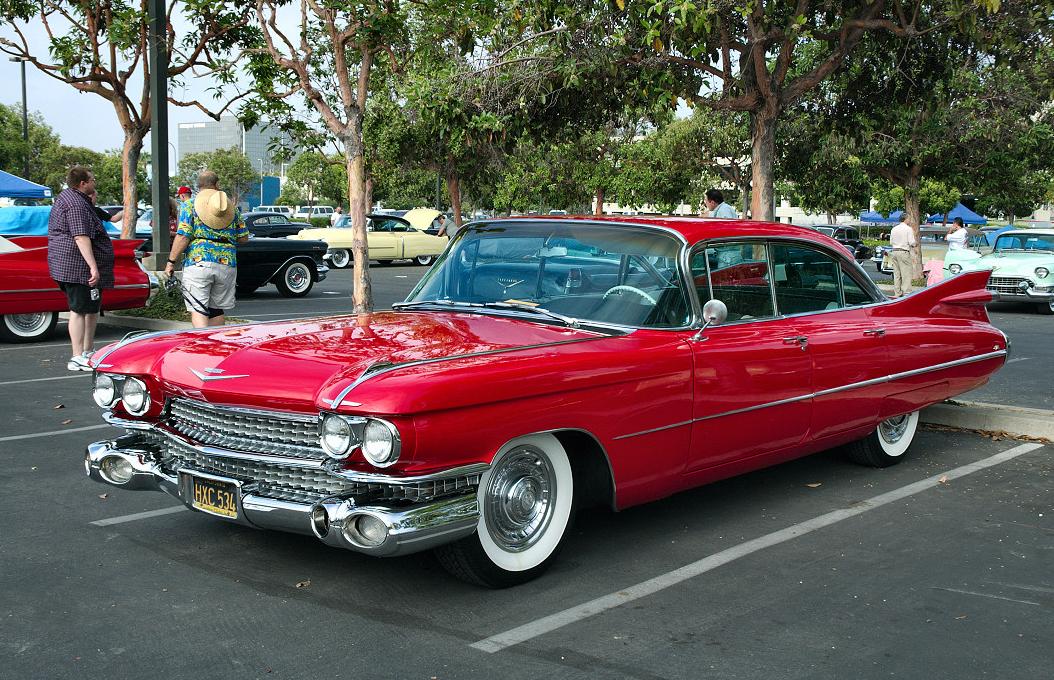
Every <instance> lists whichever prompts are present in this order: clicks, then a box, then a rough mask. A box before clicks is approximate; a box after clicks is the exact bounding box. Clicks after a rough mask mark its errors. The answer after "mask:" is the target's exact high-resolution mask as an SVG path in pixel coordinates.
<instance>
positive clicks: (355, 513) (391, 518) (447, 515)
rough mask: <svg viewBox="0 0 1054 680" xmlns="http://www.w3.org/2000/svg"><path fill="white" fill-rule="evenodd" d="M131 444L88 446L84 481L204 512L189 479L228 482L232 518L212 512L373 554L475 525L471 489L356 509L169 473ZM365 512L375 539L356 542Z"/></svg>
mask: <svg viewBox="0 0 1054 680" xmlns="http://www.w3.org/2000/svg"><path fill="white" fill-rule="evenodd" d="M139 444H140V438H139V437H138V436H137V435H136V434H134V433H132V434H127V435H124V436H122V437H118V438H117V439H112V440H105V441H100V442H95V443H93V444H89V445H88V449H87V451H86V452H85V454H84V470H85V472H86V473H87V475H88V477H90V478H91V479H93V480H95V481H97V482H100V483H102V484H109V485H111V486H115V487H118V488H121V489H130V490H146V491H164V492H166V493H168V494H170V495H172V496H174V497H175V498H177V499H179V500H180V501H181V502H182V503H183V504H184V505H185V506H187V507H188V508H190V509H191V510H195V511H197V512H205V513H206V514H213V513H210V512H207V511H203V510H199V509H198V508H195V507H194V506H193V498H194V494H193V490H192V484H193V478H194V477H198V478H202V479H208V480H214V481H219V482H223V483H226V484H233V485H234V486H236V487H237V488H238V494H237V499H236V505H237V517H236V518H229V517H223V516H220V515H215V516H216V517H219V518H220V519H224V520H227V521H229V522H235V523H238V524H243V525H246V526H252V527H256V528H259V529H276V530H278V531H288V532H292V533H299V534H307V535H314V536H316V537H317V538H319V539H320V540H321V541H322V542H323V543H326V544H327V545H331V546H334V547H338V548H346V549H348V550H355V551H357V552H362V553H366V554H370V555H375V556H379V557H390V556H393V555H405V554H409V553H413V552H418V551H421V550H427V549H429V548H433V547H435V546H438V545H442V544H443V543H450V542H452V541H456V540H458V539H460V538H463V537H465V536H468V535H469V534H471V533H472V532H473V531H475V529H476V525H477V523H478V522H479V504H478V501H477V498H476V494H475V492H473V493H469V494H464V495H457V496H445V497H442V498H439V499H436V500H434V501H430V502H425V503H418V504H414V505H405V506H399V507H387V506H384V505H382V504H378V505H362V506H360V505H358V504H356V502H355V500H354V499H353V498H347V497H340V496H334V497H331V498H326V499H324V500H322V501H320V502H318V503H314V504H309V503H299V502H295V501H288V500H281V499H277V498H270V497H267V496H261V495H259V494H257V493H255V492H254V485H253V484H252V483H251V482H242V481H240V480H236V479H231V478H227V477H220V476H217V475H214V474H211V473H207V472H202V471H199V470H194V469H190V468H182V469H179V470H177V471H175V473H174V474H169V473H167V472H165V471H164V470H162V468H161V466H160V465H159V464H158V463H157V462H156V460H155V455H154V453H153V452H151V451H149V450H147V449H146V448H143V447H138V448H137V446H139ZM120 461H124V462H125V463H127V466H125V465H123V464H121V463H120ZM118 467H119V468H120V469H121V471H122V472H123V474H124V475H128V479H127V481H124V482H122V481H120V477H121V476H122V475H119V474H115V472H116V468H118ZM129 467H130V475H129V474H128V473H129ZM367 517H369V518H373V519H375V520H379V521H380V522H381V523H383V525H384V527H385V529H386V531H385V534H384V538H383V540H381V541H377V542H372V543H370V542H367V541H365V540H363V538H362V533H361V532H360V531H358V530H357V524H358V522H359V521H360V519H361V518H367Z"/></svg>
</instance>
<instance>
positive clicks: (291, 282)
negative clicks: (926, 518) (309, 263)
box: [285, 265, 311, 290]
mask: <svg viewBox="0 0 1054 680" xmlns="http://www.w3.org/2000/svg"><path fill="white" fill-rule="evenodd" d="M310 280H311V274H309V273H308V271H307V268H306V267H304V266H303V265H296V266H293V267H290V268H289V273H288V274H286V276H285V282H286V284H288V286H289V287H290V288H292V289H293V290H303V289H304V286H306V285H307V282H308V281H310Z"/></svg>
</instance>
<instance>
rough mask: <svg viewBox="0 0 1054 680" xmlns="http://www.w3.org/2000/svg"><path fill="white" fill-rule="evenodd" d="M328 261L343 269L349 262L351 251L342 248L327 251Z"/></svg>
mask: <svg viewBox="0 0 1054 680" xmlns="http://www.w3.org/2000/svg"><path fill="white" fill-rule="evenodd" d="M329 263H330V264H331V265H333V266H334V267H336V268H337V269H344V268H345V267H347V266H348V265H349V264H350V263H351V253H349V252H348V251H347V250H345V249H344V248H337V249H336V250H331V251H329Z"/></svg>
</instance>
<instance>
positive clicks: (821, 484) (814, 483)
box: [805, 482, 823, 489]
mask: <svg viewBox="0 0 1054 680" xmlns="http://www.w3.org/2000/svg"><path fill="white" fill-rule="evenodd" d="M805 486H807V487H809V488H810V489H815V488H816V487H818V486H823V482H813V483H812V484H806V485H805Z"/></svg>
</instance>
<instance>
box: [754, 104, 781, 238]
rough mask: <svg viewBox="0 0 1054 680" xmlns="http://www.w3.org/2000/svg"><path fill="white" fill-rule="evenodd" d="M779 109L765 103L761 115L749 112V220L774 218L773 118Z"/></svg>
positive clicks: (774, 105) (774, 133)
mask: <svg viewBox="0 0 1054 680" xmlns="http://www.w3.org/2000/svg"><path fill="white" fill-rule="evenodd" d="M778 116H779V105H778V104H777V103H776V101H775V100H769V101H766V102H765V105H764V107H763V108H762V109H761V110H760V111H751V112H750V185H751V187H753V192H752V194H751V197H750V217H751V219H755V220H765V221H769V222H771V221H772V220H773V218H774V217H775V210H774V205H773V201H774V199H775V191H774V186H773V174H772V165H773V160H774V159H775V157H776V118H777V117H778Z"/></svg>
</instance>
